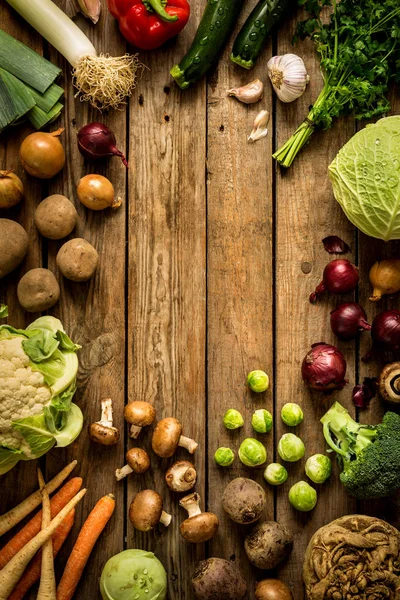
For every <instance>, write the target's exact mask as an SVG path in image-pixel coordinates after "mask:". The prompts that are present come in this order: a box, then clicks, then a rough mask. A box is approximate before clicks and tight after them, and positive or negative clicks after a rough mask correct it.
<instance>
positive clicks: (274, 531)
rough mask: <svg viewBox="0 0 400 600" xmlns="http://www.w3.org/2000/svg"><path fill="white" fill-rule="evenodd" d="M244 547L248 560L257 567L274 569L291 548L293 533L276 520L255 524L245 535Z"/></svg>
mask: <svg viewBox="0 0 400 600" xmlns="http://www.w3.org/2000/svg"><path fill="white" fill-rule="evenodd" d="M244 549H245V551H246V554H247V558H248V559H249V561H250V562H251V563H252V564H253V565H254V566H255V567H258V568H259V569H266V570H268V571H269V570H270V569H275V567H276V566H277V565H279V563H280V562H282V561H283V560H284V559H285V558H286V557H287V556H289V554H290V553H291V551H292V549H293V534H292V532H291V531H290V530H289V529H288V528H287V527H284V526H283V525H280V524H279V523H277V522H276V521H266V522H265V523H261V524H260V525H257V527H255V528H254V529H253V530H252V531H251V532H250V533H249V535H247V536H246V539H245V541H244Z"/></svg>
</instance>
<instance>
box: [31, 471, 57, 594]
mask: <svg viewBox="0 0 400 600" xmlns="http://www.w3.org/2000/svg"><path fill="white" fill-rule="evenodd" d="M38 479H39V486H40V489H41V491H42V495H43V500H42V506H43V508H42V530H43V529H46V527H47V526H48V525H49V524H50V521H51V508H50V498H49V493H48V491H47V490H46V484H45V481H44V479H43V475H42V471H41V470H40V469H38ZM56 589H57V585H56V576H55V573H54V560H53V542H52V539H51V537H50V538H49V539H48V540H47V541H46V542H45V543H44V544H43V547H42V567H41V573H40V585H39V591H38V595H37V599H36V600H56Z"/></svg>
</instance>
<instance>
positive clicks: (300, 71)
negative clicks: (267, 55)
mask: <svg viewBox="0 0 400 600" xmlns="http://www.w3.org/2000/svg"><path fill="white" fill-rule="evenodd" d="M267 68H268V76H269V78H270V80H271V83H272V87H273V88H274V90H275V92H276V95H277V96H278V98H279V100H282V102H293V100H296V99H297V98H300V96H302V95H303V94H304V92H305V89H306V87H307V84H308V82H309V81H310V77H309V76H308V74H307V69H306V67H305V64H304V62H303V59H302V58H300V56H297V55H296V54H283V55H282V56H273V57H272V58H271V59H270V60H269V61H268V64H267Z"/></svg>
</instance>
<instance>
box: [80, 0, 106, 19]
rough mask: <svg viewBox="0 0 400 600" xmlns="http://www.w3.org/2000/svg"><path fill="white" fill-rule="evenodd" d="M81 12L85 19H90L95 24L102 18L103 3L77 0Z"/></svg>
mask: <svg viewBox="0 0 400 600" xmlns="http://www.w3.org/2000/svg"><path fill="white" fill-rule="evenodd" d="M76 1H77V3H78V6H79V10H80V11H81V13H82V14H83V15H85V17H87V18H88V19H90V20H91V21H92V22H93V23H94V24H96V23H97V21H98V20H99V18H100V11H101V3H100V0H76Z"/></svg>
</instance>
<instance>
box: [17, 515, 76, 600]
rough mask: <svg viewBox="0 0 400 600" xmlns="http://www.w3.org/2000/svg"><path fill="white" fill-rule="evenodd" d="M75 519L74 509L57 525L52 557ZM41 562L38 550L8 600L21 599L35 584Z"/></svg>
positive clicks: (57, 551) (56, 552) (38, 576)
mask: <svg viewBox="0 0 400 600" xmlns="http://www.w3.org/2000/svg"><path fill="white" fill-rule="evenodd" d="M74 520H75V509H74V508H73V509H72V510H71V512H69V513H68V515H67V516H66V517H65V519H64V521H63V522H62V523H61V525H59V526H58V527H57V529H56V530H55V532H54V535H53V557H54V558H55V557H56V556H57V554H58V553H59V551H60V549H61V546H62V545H63V543H64V542H65V540H66V539H67V537H68V534H69V532H70V531H71V529H72V526H73V524H74ZM41 563H42V553H41V552H38V553H37V554H36V556H35V557H34V558H33V560H32V561H31V562H30V563H29V565H28V567H27V568H26V569H25V573H24V574H23V575H22V577H21V579H20V580H19V582H18V583H17V585H16V586H15V589H14V591H13V592H12V594H11V596H9V598H8V600H23V598H24V596H25V594H27V593H28V591H29V590H30V588H31V587H32V586H33V585H35V583H36V582H37V581H39V578H40V570H41Z"/></svg>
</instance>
